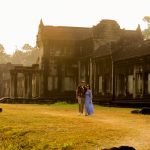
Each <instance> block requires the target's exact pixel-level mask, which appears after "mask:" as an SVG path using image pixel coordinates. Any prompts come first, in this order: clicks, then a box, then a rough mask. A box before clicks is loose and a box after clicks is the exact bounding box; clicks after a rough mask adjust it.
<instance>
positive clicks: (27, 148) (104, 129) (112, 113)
mask: <svg viewBox="0 0 150 150" xmlns="http://www.w3.org/2000/svg"><path fill="white" fill-rule="evenodd" d="M0 107H1V108H3V112H2V113H0V150H72V149H75V150H101V149H102V148H109V147H113V146H120V145H129V146H133V147H135V148H136V150H150V116H148V115H137V114H131V113H130V111H131V110H132V109H131V108H113V107H102V106H95V113H94V115H93V116H88V117H86V116H78V115H77V114H78V113H77V104H72V105H71V104H63V103H57V104H53V105H36V104H33V105H31V104H0Z"/></svg>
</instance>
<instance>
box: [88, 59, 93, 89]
mask: <svg viewBox="0 0 150 150" xmlns="http://www.w3.org/2000/svg"><path fill="white" fill-rule="evenodd" d="M92 69H93V68H92V58H90V70H89V72H90V80H89V81H90V82H89V84H90V86H91V87H92V75H93V74H92V71H93V70H92Z"/></svg>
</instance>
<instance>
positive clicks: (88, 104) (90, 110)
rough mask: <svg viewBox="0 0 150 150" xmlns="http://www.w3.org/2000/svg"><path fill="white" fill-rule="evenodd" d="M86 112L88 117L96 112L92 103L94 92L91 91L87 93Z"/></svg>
mask: <svg viewBox="0 0 150 150" xmlns="http://www.w3.org/2000/svg"><path fill="white" fill-rule="evenodd" d="M85 111H86V113H87V115H91V114H93V112H94V107H93V103H92V91H91V90H90V89H88V90H87V91H86V92H85Z"/></svg>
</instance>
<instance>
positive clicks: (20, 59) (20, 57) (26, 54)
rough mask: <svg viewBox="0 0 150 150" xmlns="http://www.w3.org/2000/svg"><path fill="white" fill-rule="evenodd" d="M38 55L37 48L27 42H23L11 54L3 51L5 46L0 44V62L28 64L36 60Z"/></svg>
mask: <svg viewBox="0 0 150 150" xmlns="http://www.w3.org/2000/svg"><path fill="white" fill-rule="evenodd" d="M38 56H39V49H38V48H37V47H32V46H30V45H29V44H27V43H26V44H24V45H23V47H22V48H21V49H16V50H15V52H14V53H13V54H12V55H8V54H6V53H5V48H4V46H3V45H2V44H0V64H5V63H9V62H10V63H12V64H23V65H25V66H30V65H32V64H35V63H36V62H37V59H38Z"/></svg>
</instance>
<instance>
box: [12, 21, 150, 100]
mask: <svg viewBox="0 0 150 150" xmlns="http://www.w3.org/2000/svg"><path fill="white" fill-rule="evenodd" d="M37 46H38V47H39V49H40V55H39V58H38V64H36V65H33V66H32V67H16V68H15V69H12V70H11V88H10V89H11V90H10V94H11V96H12V97H26V98H34V97H41V98H43V97H44V98H53V97H57V98H58V99H59V98H60V99H61V98H64V99H73V98H74V99H75V89H76V87H77V85H78V84H79V82H80V80H81V79H84V80H85V81H86V82H87V83H89V84H90V85H91V88H92V91H93V97H94V100H95V101H98V102H99V103H100V102H102V101H110V100H123V99H136V98H140V99H144V98H145V97H146V96H147V97H148V95H149V94H150V82H149V78H150V62H149V54H150V52H149V51H150V42H149V41H144V40H143V36H142V32H141V29H140V26H138V27H137V29H136V30H125V29H121V28H120V26H119V24H118V23H117V22H116V21H114V20H102V21H100V23H98V24H97V25H95V26H93V27H91V28H84V27H67V26H46V25H44V24H43V22H42V20H41V22H40V25H39V30H38V34H37Z"/></svg>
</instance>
